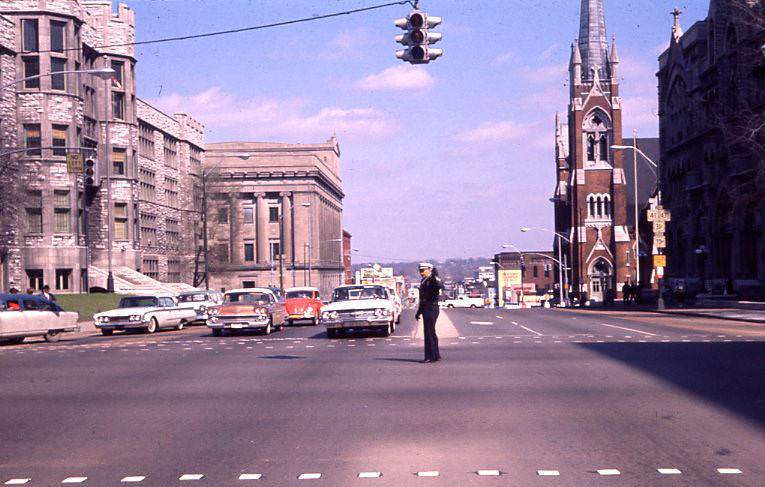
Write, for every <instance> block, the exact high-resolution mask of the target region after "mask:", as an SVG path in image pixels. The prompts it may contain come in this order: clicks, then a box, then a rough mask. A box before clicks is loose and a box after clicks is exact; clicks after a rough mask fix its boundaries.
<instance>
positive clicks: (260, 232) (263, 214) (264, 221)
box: [255, 193, 270, 264]
mask: <svg viewBox="0 0 765 487" xmlns="http://www.w3.org/2000/svg"><path fill="white" fill-rule="evenodd" d="M255 196H257V208H256V209H257V217H256V218H255V224H256V230H255V235H256V239H257V242H258V244H257V247H258V264H268V263H269V261H270V256H269V254H268V203H267V202H266V194H265V193H257V194H256V195H255Z"/></svg>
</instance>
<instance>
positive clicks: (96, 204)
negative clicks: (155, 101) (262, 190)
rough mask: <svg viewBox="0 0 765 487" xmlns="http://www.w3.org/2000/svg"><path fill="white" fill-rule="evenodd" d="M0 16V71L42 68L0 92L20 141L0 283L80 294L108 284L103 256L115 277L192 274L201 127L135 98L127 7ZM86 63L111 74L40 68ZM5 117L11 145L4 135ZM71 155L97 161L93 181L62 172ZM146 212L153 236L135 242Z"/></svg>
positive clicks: (64, 2) (20, 4) (43, 3)
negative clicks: (46, 286) (13, 215)
mask: <svg viewBox="0 0 765 487" xmlns="http://www.w3.org/2000/svg"><path fill="white" fill-rule="evenodd" d="M0 14H2V16H3V19H2V20H0V44H2V46H3V47H2V49H0V56H1V58H2V65H0V69H2V76H3V79H10V78H11V77H13V78H15V79H21V78H26V77H30V76H34V75H37V74H42V76H40V77H38V78H33V79H29V80H27V81H25V82H23V83H19V84H16V85H14V87H13V88H12V89H11V88H9V89H6V90H5V91H4V92H3V93H2V98H1V100H2V101H1V102H0V103H2V107H0V110H2V120H3V122H4V123H3V126H4V127H3V128H2V130H3V145H4V146H6V145H8V144H9V143H10V144H11V145H20V146H22V147H25V148H26V151H25V152H21V153H18V154H16V155H14V156H12V157H11V158H10V159H11V160H12V161H13V163H14V164H16V165H17V168H16V169H17V170H16V174H15V177H14V180H13V183H12V184H11V185H10V187H12V188H13V190H14V191H16V192H18V193H19V197H18V198H16V200H15V204H14V205H13V208H14V210H15V212H16V213H17V214H18V215H19V218H18V219H17V221H15V222H13V224H12V225H10V227H11V228H12V229H13V232H12V233H13V237H12V238H13V240H14V244H13V245H10V246H8V247H9V248H8V249H7V250H6V251H5V252H4V254H3V253H2V251H0V255H5V257H3V259H5V260H4V261H3V264H2V268H1V269H0V270H2V272H3V276H2V279H0V286H2V288H9V287H17V288H20V289H24V288H26V287H32V288H40V287H41V286H42V285H43V283H45V284H49V285H50V286H51V288H53V289H54V291H56V292H80V291H84V290H86V289H88V288H89V287H92V286H94V285H98V286H105V285H106V275H107V270H108V267H109V261H110V260H111V263H112V268H113V271H114V275H115V279H116V280H117V281H118V283H120V284H123V285H124V286H130V285H131V283H133V282H134V281H135V280H136V279H140V278H141V277H142V276H140V274H137V272H136V271H144V272H145V273H146V274H148V275H150V276H152V277H156V278H158V279H161V280H164V281H179V282H180V281H189V280H190V278H191V273H190V271H189V270H188V269H189V268H190V266H189V264H190V263H191V262H192V260H193V258H194V251H195V249H196V247H197V245H196V241H195V238H196V236H197V233H198V232H197V231H196V230H195V229H196V227H198V223H197V222H198V220H199V213H198V210H197V212H196V213H195V212H194V211H195V208H194V203H195V196H194V195H195V190H196V189H198V188H199V187H200V184H199V170H200V168H201V165H202V163H203V129H202V127H201V125H200V124H199V123H198V122H196V121H194V120H193V119H191V118H190V117H188V116H186V115H182V114H179V115H176V116H174V117H170V116H167V115H164V114H162V113H161V112H158V111H157V110H156V109H153V108H152V107H150V106H148V105H147V104H145V103H143V102H141V101H140V100H138V99H137V98H136V90H135V86H136V58H135V49H134V46H133V45H131V44H130V43H131V42H133V41H134V40H135V15H134V12H133V11H132V10H131V9H130V8H129V7H127V6H126V5H124V4H119V5H118V7H117V11H116V12H114V11H113V9H112V5H111V3H110V2H108V1H95V0H94V1H90V0H55V1H54V0H0ZM9 21H10V23H11V26H10V32H11V33H12V36H9V35H8V34H7V30H8V29H9V28H8V26H7V25H8V22H9ZM101 46H106V47H101ZM11 64H12V65H14V67H15V73H12V72H11V70H10V69H8V68H10V65H11ZM95 68H111V69H113V70H114V71H115V74H114V76H113V78H112V79H111V80H102V79H100V78H98V77H96V76H94V75H90V74H75V73H71V74H70V73H66V74H59V75H56V74H53V75H49V73H56V72H60V71H67V72H68V71H80V70H88V69H95ZM8 104H10V105H8ZM14 110H15V113H13V112H14ZM9 112H10V114H9V116H8V117H6V113H9ZM144 119H145V120H144ZM106 120H108V122H109V123H108V131H107V124H106V123H105V121H106ZM9 126H10V127H12V128H13V129H15V133H14V134H12V135H13V136H14V137H15V138H16V140H18V142H17V143H15V142H13V141H12V139H11V138H8V133H7V127H9ZM107 134H108V135H107ZM7 141H10V142H7ZM107 142H108V143H107ZM151 142H153V143H154V145H153V146H151V150H153V151H154V155H153V156H152V155H151V154H149V153H148V152H147V150H149V147H150V146H149V145H148V144H150V143H151ZM142 144H144V145H142ZM73 152H80V153H82V154H84V155H85V156H86V157H93V158H94V159H95V160H96V165H95V170H96V174H95V178H94V184H93V185H92V186H90V185H86V184H85V178H84V175H83V173H81V172H78V173H69V172H68V171H67V164H66V155H67V153H73ZM139 152H140V155H139ZM107 181H109V182H111V184H110V185H109V184H107ZM4 186H5V185H4ZM149 186H153V187H154V195H153V198H152V197H149V195H150V191H149V190H148V187H149ZM109 187H110V188H111V191H109V193H110V194H109V195H107V188H109ZM173 194H175V195H176V197H175V198H173V197H172V195H173ZM109 199H111V208H109V207H108V200H109ZM109 210H111V211H109ZM109 215H111V221H109ZM144 215H146V218H145V219H144V221H143V224H142V221H141V217H142V216H144ZM149 221H151V227H152V228H153V229H154V232H155V233H152V235H151V237H152V238H149V239H148V240H147V241H146V242H142V237H143V235H142V233H143V232H142V229H143V228H147V227H148V226H149V224H148V222H149ZM147 233H149V232H147ZM110 237H111V238H110ZM110 240H111V242H112V245H111V249H109V246H108V242H109V241H110ZM109 250H111V252H110V251H109ZM110 254H111V256H110ZM110 257H111V259H110Z"/></svg>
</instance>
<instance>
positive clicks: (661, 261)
mask: <svg viewBox="0 0 765 487" xmlns="http://www.w3.org/2000/svg"><path fill="white" fill-rule="evenodd" d="M653 266H654V267H667V256H666V255H654V256H653Z"/></svg>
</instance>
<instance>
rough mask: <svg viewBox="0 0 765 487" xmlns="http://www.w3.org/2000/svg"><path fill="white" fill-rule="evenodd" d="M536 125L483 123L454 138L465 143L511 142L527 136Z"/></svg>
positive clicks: (499, 122)
mask: <svg viewBox="0 0 765 487" xmlns="http://www.w3.org/2000/svg"><path fill="white" fill-rule="evenodd" d="M536 125H537V123H518V122H514V121H512V120H503V121H498V122H484V123H482V124H481V125H479V126H478V127H475V128H472V129H469V130H466V131H464V132H460V133H458V134H457V136H456V138H457V140H459V141H460V142H467V143H480V142H505V141H512V140H518V139H521V138H523V137H526V136H528V135H529V134H530V133H531V132H532V130H533V128H534V127H535V126H536Z"/></svg>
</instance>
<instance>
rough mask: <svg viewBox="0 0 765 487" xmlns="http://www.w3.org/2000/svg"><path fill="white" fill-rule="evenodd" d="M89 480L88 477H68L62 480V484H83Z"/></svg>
mask: <svg viewBox="0 0 765 487" xmlns="http://www.w3.org/2000/svg"><path fill="white" fill-rule="evenodd" d="M86 480H88V478H87V477H67V478H65V479H64V480H62V481H61V483H62V484H81V483H83V482H85V481H86Z"/></svg>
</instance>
